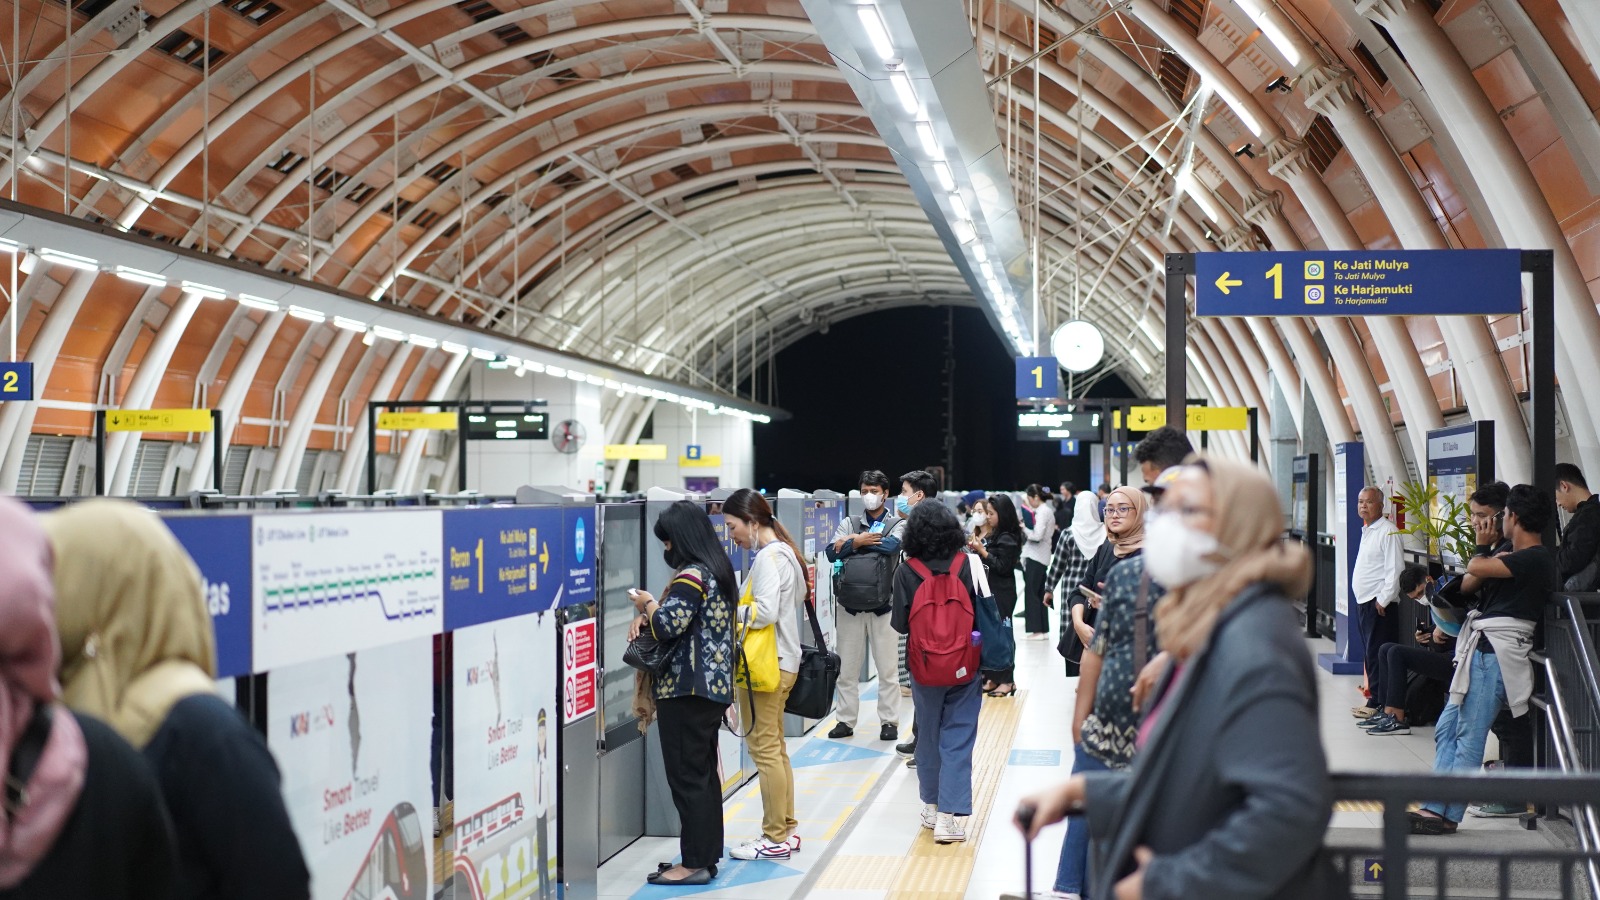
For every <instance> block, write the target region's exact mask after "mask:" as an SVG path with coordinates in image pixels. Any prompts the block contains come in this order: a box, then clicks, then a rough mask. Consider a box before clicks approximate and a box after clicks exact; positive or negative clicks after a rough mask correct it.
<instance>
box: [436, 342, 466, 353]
mask: <svg viewBox="0 0 1600 900" xmlns="http://www.w3.org/2000/svg"><path fill="white" fill-rule="evenodd" d="M439 349H440V350H443V351H444V352H446V353H449V354H450V355H452V356H460V355H462V354H463V353H466V352H467V348H466V347H463V346H462V345H460V344H458V343H456V342H455V341H441V342H440V344H439Z"/></svg>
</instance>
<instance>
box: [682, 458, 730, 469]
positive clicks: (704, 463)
mask: <svg viewBox="0 0 1600 900" xmlns="http://www.w3.org/2000/svg"><path fill="white" fill-rule="evenodd" d="M720 465H722V457H720V456H702V457H700V458H699V459H690V458H689V457H687V456H680V457H678V467H679V468H680V469H715V468H717V467H718V466H720Z"/></svg>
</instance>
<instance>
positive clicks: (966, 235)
mask: <svg viewBox="0 0 1600 900" xmlns="http://www.w3.org/2000/svg"><path fill="white" fill-rule="evenodd" d="M950 227H951V229H952V230H954V231H955V233H956V240H958V241H960V242H961V243H963V244H970V243H972V242H973V241H975V240H977V239H978V229H976V228H973V227H972V223H971V222H968V221H967V220H965V219H957V220H956V221H955V222H954V223H953V224H952V225H951V226H950Z"/></svg>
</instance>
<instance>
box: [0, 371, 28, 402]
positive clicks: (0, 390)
mask: <svg viewBox="0 0 1600 900" xmlns="http://www.w3.org/2000/svg"><path fill="white" fill-rule="evenodd" d="M32 399H33V363H31V362H9V363H0V400H32Z"/></svg>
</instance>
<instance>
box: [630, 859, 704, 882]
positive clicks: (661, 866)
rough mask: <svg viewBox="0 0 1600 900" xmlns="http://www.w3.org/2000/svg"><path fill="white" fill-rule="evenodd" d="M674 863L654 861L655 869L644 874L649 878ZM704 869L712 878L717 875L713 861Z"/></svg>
mask: <svg viewBox="0 0 1600 900" xmlns="http://www.w3.org/2000/svg"><path fill="white" fill-rule="evenodd" d="M676 865H677V863H670V862H664V863H656V870H655V871H654V872H651V873H650V874H649V875H646V876H645V877H646V878H651V877H654V876H656V875H660V874H661V873H662V872H665V871H667V870H668V869H671V868H673V867H674V866H676ZM706 871H708V872H710V873H711V877H712V878H715V877H717V866H716V864H715V863H712V864H711V866H710V867H708V868H707V869H706ZM669 884H670V882H669Z"/></svg>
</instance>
